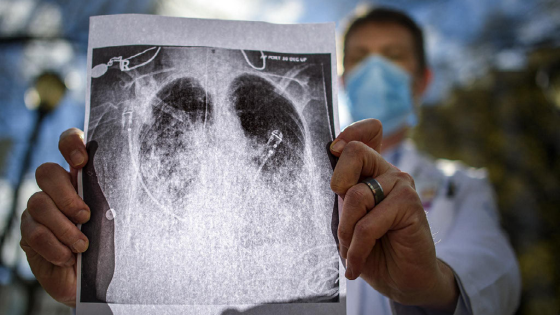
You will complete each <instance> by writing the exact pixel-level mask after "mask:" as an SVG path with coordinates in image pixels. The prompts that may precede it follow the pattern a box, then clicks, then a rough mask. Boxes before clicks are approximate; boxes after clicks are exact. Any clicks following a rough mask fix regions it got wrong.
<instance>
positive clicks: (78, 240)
mask: <svg viewBox="0 0 560 315" xmlns="http://www.w3.org/2000/svg"><path fill="white" fill-rule="evenodd" d="M27 211H28V212H29V214H30V215H31V217H32V218H33V220H34V221H35V222H37V223H39V224H42V225H44V226H45V227H46V228H48V229H49V230H50V231H51V232H52V233H53V234H54V236H56V238H57V239H58V240H59V241H60V242H62V243H63V244H64V245H66V246H68V247H69V248H70V249H71V250H72V251H73V252H74V253H82V252H84V251H86V249H87V248H88V245H89V243H88V239H87V237H86V236H85V235H84V234H83V233H82V232H81V231H80V230H79V229H78V228H77V227H76V225H74V224H73V223H72V222H70V220H68V218H67V217H66V216H65V215H64V214H62V212H60V210H59V209H58V208H57V207H56V205H55V203H54V202H53V201H52V199H51V198H50V197H49V196H48V195H47V194H46V193H45V192H42V191H41V192H38V193H35V194H34V195H33V196H31V198H29V201H28V202H27Z"/></svg>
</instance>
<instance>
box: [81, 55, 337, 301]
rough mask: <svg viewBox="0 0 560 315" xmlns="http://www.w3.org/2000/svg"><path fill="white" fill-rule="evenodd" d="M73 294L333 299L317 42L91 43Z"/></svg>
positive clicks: (333, 251) (324, 61) (327, 79)
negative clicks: (290, 50)
mask: <svg viewBox="0 0 560 315" xmlns="http://www.w3.org/2000/svg"><path fill="white" fill-rule="evenodd" d="M92 64H93V69H92V80H91V99H90V113H89V121H88V126H89V128H88V132H87V139H86V140H87V141H86V142H87V148H88V152H89V155H90V163H89V164H88V165H87V167H86V168H85V170H84V173H83V189H84V200H85V201H86V202H87V203H88V205H89V206H90V207H91V210H92V218H91V220H90V222H88V223H87V224H84V225H83V226H82V231H83V232H84V233H85V234H86V235H87V236H88V237H89V238H90V244H91V245H90V249H89V250H88V251H87V252H85V253H84V254H83V255H82V273H81V288H80V289H81V296H80V301H81V302H91V303H96V302H97V303H114V304H180V305H230V304H231V305H233V304H236V305H237V304H266V303H293V302H297V303H305V302H312V303H323V302H324V303H329V302H336V301H338V299H339V256H338V252H337V247H336V241H335V237H336V233H334V234H333V228H332V225H333V220H336V219H337V218H338V217H337V216H336V214H333V211H334V210H333V209H334V203H335V195H334V194H333V193H332V191H331V190H330V188H329V181H330V176H331V175H332V166H331V164H330V162H329V158H328V156H327V153H326V150H325V147H326V145H327V143H328V142H329V141H331V140H332V139H333V136H334V125H333V119H332V114H333V113H332V106H331V104H332V95H331V82H332V78H331V56H330V54H286V53H275V52H266V51H248V50H234V49H223V48H212V47H173V46H163V47H159V46H158V47H151V46H117V47H105V48H96V49H93V54H92Z"/></svg>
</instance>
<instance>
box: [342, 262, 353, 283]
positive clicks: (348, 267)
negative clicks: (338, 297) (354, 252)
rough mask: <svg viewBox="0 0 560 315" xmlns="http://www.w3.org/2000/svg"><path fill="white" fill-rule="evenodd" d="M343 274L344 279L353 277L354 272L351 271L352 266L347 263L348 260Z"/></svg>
mask: <svg viewBox="0 0 560 315" xmlns="http://www.w3.org/2000/svg"><path fill="white" fill-rule="evenodd" d="M344 276H345V277H346V279H349V280H353V279H354V274H353V273H352V268H351V267H350V265H349V264H348V261H346V274H345V275H344Z"/></svg>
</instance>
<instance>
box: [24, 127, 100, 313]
mask: <svg viewBox="0 0 560 315" xmlns="http://www.w3.org/2000/svg"><path fill="white" fill-rule="evenodd" d="M82 138H83V132H82V131H80V130H78V129H75V128H74V129H69V130H67V131H65V132H64V133H63V134H62V135H61V136H60V141H59V144H58V147H59V150H60V152H61V153H62V155H63V156H64V158H65V159H66V161H67V162H68V163H69V164H70V172H67V171H66V170H64V169H63V168H62V167H61V166H60V165H57V164H54V163H45V164H43V165H41V166H39V167H38V168H37V171H36V172H35V177H36V179H37V184H38V185H39V187H40V188H41V189H42V191H41V192H38V193H35V194H34V195H33V196H31V198H29V201H28V203H27V209H26V210H25V211H24V212H23V214H22V216H21V242H20V245H21V248H22V249H23V251H24V252H25V254H26V255H27V261H28V262H29V265H30V266H31V271H33V274H34V275H35V277H36V278H37V280H38V281H39V283H40V284H41V286H43V288H44V289H45V291H46V292H47V293H49V294H50V295H51V296H52V297H53V298H54V299H55V300H57V301H59V302H61V303H64V304H66V305H68V306H71V307H74V306H75V303H76V284H77V276H76V253H82V252H84V251H85V250H86V249H87V248H88V245H89V242H88V239H87V237H86V236H85V235H84V234H83V233H82V232H80V230H79V229H78V228H77V227H76V225H75V224H81V223H85V222H87V221H88V220H89V217H90V210H89V207H88V206H87V205H86V204H85V203H84V201H83V200H82V199H81V198H80V197H79V196H78V194H77V193H76V187H77V173H78V169H80V168H82V167H84V165H85V164H86V163H87V159H88V157H87V153H86V148H85V145H84V142H83V140H82Z"/></svg>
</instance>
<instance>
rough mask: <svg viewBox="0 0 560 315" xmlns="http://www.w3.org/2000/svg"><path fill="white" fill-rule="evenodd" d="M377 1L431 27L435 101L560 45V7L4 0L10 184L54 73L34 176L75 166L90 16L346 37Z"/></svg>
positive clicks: (541, 3)
mask: <svg viewBox="0 0 560 315" xmlns="http://www.w3.org/2000/svg"><path fill="white" fill-rule="evenodd" d="M372 4H376V5H389V6H392V7H395V8H398V9H402V10H404V11H406V12H408V13H409V14H410V15H411V16H413V18H414V19H416V20H417V21H418V22H419V23H420V24H421V25H422V27H423V28H424V31H425V34H426V46H427V51H428V58H429V63H430V65H431V66H432V67H433V69H434V81H433V84H432V85H431V87H430V89H429V90H428V93H427V95H426V98H425V103H427V104H430V103H435V102H437V101H439V100H441V99H442V98H444V97H445V95H446V93H447V92H448V91H449V90H450V89H451V88H452V87H453V86H456V85H465V84H469V83H470V82H472V81H474V80H476V79H477V78H479V77H480V76H482V75H483V74H484V73H486V72H487V71H488V69H489V68H498V69H501V70H516V69H520V68H522V67H524V66H525V64H526V58H525V56H526V53H527V52H528V51H530V50H531V49H533V48H534V47H537V46H539V45H542V44H543V43H548V45H553V46H559V45H560V35H559V34H560V3H559V2H558V1H555V0H533V1H526V0H485V1H480V0H426V1H419V0H392V1H390V0H380V1H375V2H373V1H369V2H364V1H355V0H339V1H335V0H269V1H265V0H213V1H206V0H167V1H164V0H157V1H152V0H128V1H125V0H123V1H111V0H100V1H85V2H82V1H63V0H50V1H39V0H0V102H1V104H2V106H0V139H11V143H12V146H11V149H10V150H9V156H8V159H7V161H8V162H7V165H4V167H3V168H2V167H0V170H2V173H0V178H3V179H7V180H8V181H9V182H10V183H11V184H12V185H14V184H15V182H16V178H17V174H18V173H19V171H20V169H21V160H22V159H23V155H24V152H25V150H26V148H27V146H28V139H29V136H30V132H31V129H32V126H33V124H34V122H35V121H36V117H37V114H36V112H34V111H30V110H29V109H28V108H26V107H25V98H24V96H25V95H26V91H27V90H28V88H29V87H30V86H31V85H32V84H33V81H34V79H35V78H36V77H37V76H38V75H39V74H40V73H42V72H44V71H54V72H56V73H58V74H59V75H60V76H61V78H62V79H63V80H65V82H67V86H68V88H69V90H68V93H67V94H66V95H65V97H64V98H63V100H62V102H61V103H60V105H59V107H58V108H57V109H56V111H54V112H53V113H51V114H50V115H49V117H47V119H46V121H45V122H44V124H43V126H42V129H41V131H40V141H39V144H38V145H37V146H36V147H35V148H33V159H32V166H31V170H34V169H35V168H36V167H37V166H38V165H40V164H42V163H44V162H47V161H51V162H56V163H60V164H63V165H66V164H65V162H64V161H63V159H62V157H61V156H60V154H59V153H58V150H57V143H58V136H59V134H60V133H61V132H62V131H64V130H66V129H68V128H70V127H78V128H81V127H82V126H83V117H84V95H85V91H84V87H85V67H86V56H85V54H86V48H87V30H88V22H87V21H88V16H90V15H101V14H116V13H150V12H156V13H158V14H163V15H171V16H184V17H196V18H220V19H238V20H261V21H267V22H273V23H323V22H335V23H336V24H337V29H338V31H339V33H341V32H342V30H343V27H344V25H345V21H346V19H347V17H348V16H349V15H350V14H351V13H352V12H354V10H355V9H356V7H358V6H364V5H372ZM34 38H40V39H43V40H41V41H34V40H31V39H34ZM30 175H32V173H30Z"/></svg>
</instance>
